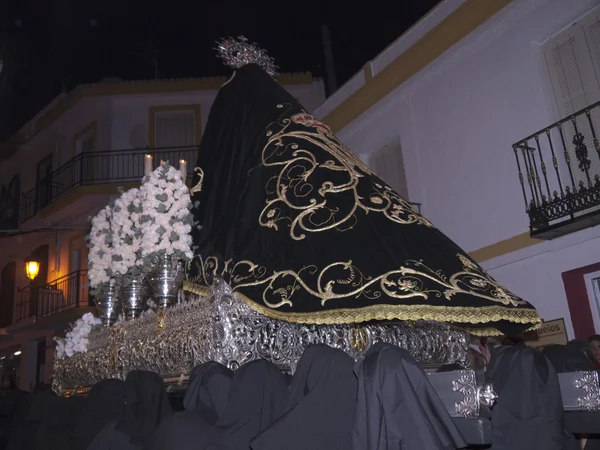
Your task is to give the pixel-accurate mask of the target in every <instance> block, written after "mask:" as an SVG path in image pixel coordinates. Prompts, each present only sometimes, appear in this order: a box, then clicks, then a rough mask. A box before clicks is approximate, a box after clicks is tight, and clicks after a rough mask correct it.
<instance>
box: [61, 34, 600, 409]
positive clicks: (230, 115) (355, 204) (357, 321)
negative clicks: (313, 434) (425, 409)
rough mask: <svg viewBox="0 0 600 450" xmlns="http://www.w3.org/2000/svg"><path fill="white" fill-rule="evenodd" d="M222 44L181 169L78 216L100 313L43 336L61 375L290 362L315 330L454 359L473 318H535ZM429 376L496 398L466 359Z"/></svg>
mask: <svg viewBox="0 0 600 450" xmlns="http://www.w3.org/2000/svg"><path fill="white" fill-rule="evenodd" d="M218 53H219V56H220V57H221V58H222V59H223V61H224V62H225V63H226V64H227V65H228V66H229V67H231V68H232V69H234V72H233V75H232V76H231V78H230V79H229V80H228V81H227V82H226V83H225V84H224V85H223V86H222V88H221V89H220V91H219V94H218V96H217V97H216V99H215V102H214V104H213V106H212V109H211V112H210V116H209V119H208V123H207V125H206V130H205V131H204V135H203V139H202V143H201V146H200V148H199V153H198V159H197V164H196V166H195V168H194V173H195V176H194V178H193V180H192V183H191V187H189V186H188V185H187V184H186V180H185V176H184V175H182V173H181V172H180V171H179V170H177V169H176V168H175V167H173V166H171V165H169V164H168V163H167V162H164V163H161V164H160V166H159V167H158V168H156V169H155V170H154V171H151V172H149V173H147V175H146V176H145V177H144V179H143V180H142V183H141V186H140V187H139V189H137V188H136V189H130V190H128V191H123V192H121V195H120V197H119V198H118V199H117V200H116V201H115V202H114V203H113V204H111V205H108V206H107V207H106V208H104V209H103V210H102V211H101V212H100V213H99V214H98V215H97V216H96V217H95V218H94V219H93V220H92V228H91V232H90V235H89V262H88V270H89V280H90V288H91V291H92V294H93V297H94V302H95V305H96V307H97V309H98V317H95V316H93V315H91V314H90V315H86V316H84V317H82V318H81V319H79V320H78V321H77V322H76V323H75V324H74V325H73V327H72V330H71V331H69V333H67V335H66V337H65V338H60V339H57V345H56V357H55V362H54V377H53V385H54V389H55V390H56V391H57V392H60V393H63V394H65V393H66V394H72V393H78V392H79V393H82V392H85V391H86V389H87V388H88V387H89V386H92V385H93V384H94V383H96V382H98V381H100V380H102V379H107V378H120V379H124V378H125V376H126V374H127V373H128V372H129V371H131V370H134V369H143V370H149V371H153V372H157V373H159V374H161V375H162V376H163V377H164V378H165V380H166V381H167V383H168V384H170V385H171V386H184V385H185V382H186V379H187V375H188V373H189V371H190V370H191V368H192V367H194V366H195V365H197V364H199V363H203V362H207V361H217V362H219V363H222V364H224V365H226V366H228V367H230V368H231V369H236V368H237V367H239V366H240V365H242V364H245V363H247V362H249V361H252V360H255V359H258V358H263V359H267V360H269V361H271V362H273V363H274V364H275V365H276V366H278V367H279V368H280V369H281V370H284V371H286V372H289V373H293V371H294V369H295V366H296V364H297V362H298V360H299V359H300V356H301V355H302V353H303V351H304V349H305V348H306V347H307V346H309V345H311V344H317V343H324V344H327V345H330V346H332V347H336V348H339V349H342V350H344V351H345V352H347V353H348V354H350V355H351V356H352V357H354V358H355V359H357V360H358V359H360V358H361V356H362V355H363V354H364V353H365V352H366V351H367V350H368V349H369V347H370V346H372V345H373V344H374V343H376V342H388V343H391V344H394V345H397V346H400V347H403V348H405V349H407V350H408V351H409V352H410V353H411V354H412V355H413V357H414V358H415V359H416V360H418V361H419V362H420V363H421V364H422V365H424V366H426V367H427V366H430V367H439V366H441V365H444V364H451V363H457V362H458V363H461V364H462V365H463V366H464V367H467V366H468V364H467V348H468V345H469V342H470V340H471V337H472V336H493V335H501V334H514V333H519V332H522V331H525V330H528V329H533V328H535V327H536V326H538V325H539V324H540V323H541V320H540V318H539V316H538V314H537V312H536V310H535V309H534V308H533V307H532V306H531V305H530V304H529V303H527V302H526V301H524V300H523V299H521V298H519V297H517V296H516V295H514V294H512V293H511V292H509V291H508V290H507V289H505V288H504V287H503V286H501V285H500V284H499V283H498V282H497V281H495V280H494V279H493V278H492V277H491V276H490V275H489V274H487V273H486V272H485V271H484V270H483V269H482V268H481V267H480V266H479V265H478V264H477V263H476V262H475V261H474V260H473V259H472V258H470V257H469V256H468V255H467V254H466V253H465V252H464V251H463V250H462V249H460V248H459V247H458V246H457V245H456V244H454V243H453V242H452V241H451V240H450V239H448V238H447V237H446V236H444V235H443V234H442V233H441V232H440V231H439V230H437V229H436V228H435V226H434V225H433V224H432V223H431V222H430V221H429V220H427V219H426V218H425V217H423V216H422V215H421V214H420V213H418V212H417V211H415V210H414V209H413V208H412V206H411V205H410V204H409V203H408V202H407V201H405V200H404V199H403V198H402V197H401V196H399V195H398V194H397V193H396V192H394V190H393V189H391V188H390V187H389V186H388V185H387V184H386V183H385V181H384V180H382V179H380V178H379V177H377V175H376V174H374V173H373V172H372V171H371V170H370V169H369V167H367V166H366V165H365V164H364V163H363V162H362V161H361V160H360V159H359V158H357V157H356V156H355V155H354V154H353V153H352V152H351V151H350V150H349V149H348V148H346V147H345V146H344V144H342V143H341V142H340V141H339V140H338V139H337V138H336V136H335V135H334V134H333V133H332V131H331V129H330V128H329V127H328V126H327V125H326V124H323V123H321V122H319V121H318V120H317V119H316V118H314V117H313V116H312V115H310V114H309V113H308V112H307V111H306V110H305V109H304V108H303V107H302V106H301V105H300V104H299V103H298V101H297V100H296V99H295V98H294V97H293V96H291V95H290V94H289V93H288V92H287V91H286V90H285V89H284V88H283V87H281V86H280V85H279V84H278V83H277V82H276V81H275V78H276V69H277V68H276V66H275V64H274V62H273V60H272V59H271V58H270V57H269V56H268V55H267V54H266V53H265V52H264V51H263V50H262V49H260V48H258V47H257V46H256V45H254V44H250V43H249V42H248V41H247V40H246V39H244V38H239V39H227V40H223V41H221V42H219V44H218ZM437 376H438V378H436V379H433V378H432V382H433V384H434V386H435V387H436V389H438V392H440V396H441V398H442V400H443V401H444V402H445V404H446V405H447V407H448V410H449V411H450V412H451V415H453V416H454V417H477V416H478V414H479V408H480V406H481V404H490V403H491V402H493V398H494V394H493V391H492V389H491V388H490V387H485V386H481V385H478V384H477V382H476V379H475V374H474V372H473V371H470V370H464V371H457V372H452V373H450V374H437ZM594 383H595V385H594ZM597 384H598V383H597V374H596V378H595V381H594V380H591V381H590V382H589V383H588V384H587V385H586V384H585V383H583V384H580V387H579V388H578V389H580V392H579V394H577V395H579V396H580V397H582V398H583V397H584V396H585V395H587V396H588V397H586V398H588V400H589V397H590V395H592V396H593V394H594V392H593V389H588V390H586V389H587V388H585V386H588V385H594V386H597ZM582 386H583V387H582ZM581 392H583V394H582V393H581ZM590 393H591V394H590ZM596 394H597V393H596ZM574 395H575V394H574ZM597 397H598V395H597ZM597 400H598V398H596V404H597V403H598V401H597ZM581 402H585V400H581V401H580V403H581ZM592 403H593V402H592ZM579 407H582V406H581V405H580V406H579Z"/></svg>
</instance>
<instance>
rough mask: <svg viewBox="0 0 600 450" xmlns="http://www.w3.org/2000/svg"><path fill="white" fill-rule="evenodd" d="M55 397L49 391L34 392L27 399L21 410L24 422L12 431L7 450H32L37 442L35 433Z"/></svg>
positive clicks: (20, 422) (21, 421)
mask: <svg viewBox="0 0 600 450" xmlns="http://www.w3.org/2000/svg"><path fill="white" fill-rule="evenodd" d="M55 398H56V395H55V394H54V392H52V391H51V390H50V389H44V390H38V391H34V392H33V393H32V394H31V396H30V397H29V398H28V402H27V405H23V406H24V409H23V410H22V414H23V418H24V420H20V421H19V423H18V424H16V425H15V427H14V429H13V430H12V433H11V436H10V439H9V442H8V445H7V446H6V448H7V450H34V449H35V447H36V442H37V432H38V430H39V428H40V425H41V423H42V420H43V419H44V413H45V411H46V409H47V408H48V406H49V405H50V404H51V403H52V402H53V401H54V399H55Z"/></svg>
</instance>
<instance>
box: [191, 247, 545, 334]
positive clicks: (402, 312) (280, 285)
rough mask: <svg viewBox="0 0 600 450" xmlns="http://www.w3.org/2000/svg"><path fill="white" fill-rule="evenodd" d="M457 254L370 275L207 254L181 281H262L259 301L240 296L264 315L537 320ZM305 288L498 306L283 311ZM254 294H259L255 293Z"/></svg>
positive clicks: (349, 268) (341, 319)
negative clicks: (464, 299)
mask: <svg viewBox="0 0 600 450" xmlns="http://www.w3.org/2000/svg"><path fill="white" fill-rule="evenodd" d="M457 257H458V258H459V260H460V261H461V263H462V266H463V267H462V270H461V271H459V272H457V273H455V274H453V275H451V276H446V275H444V274H443V273H442V272H441V271H439V270H438V271H435V270H433V269H431V268H430V267H428V266H426V265H425V264H423V262H421V261H410V260H409V261H406V263H405V264H404V265H403V266H401V267H400V268H399V269H397V270H393V271H389V272H386V273H385V274H382V275H379V276H376V277H373V276H365V275H363V274H362V273H361V272H360V271H359V270H358V268H356V267H355V266H353V265H352V262H351V261H349V262H337V263H333V264H330V265H329V266H327V267H325V268H324V269H322V270H318V268H317V267H316V266H307V267H304V268H302V269H301V270H299V271H294V270H281V271H275V272H273V273H271V274H270V275H269V274H268V271H267V269H266V268H265V267H264V266H259V265H258V264H254V263H252V262H251V261H240V262H238V263H236V264H234V265H233V266H232V264H231V261H227V264H223V269H222V270H219V266H220V264H219V261H218V258H216V257H210V258H207V259H206V260H202V258H200V257H199V256H196V257H195V260H196V259H199V261H197V262H196V263H197V264H198V266H199V267H200V268H201V270H200V274H199V275H198V276H197V277H196V278H195V279H189V280H188V282H187V283H186V285H187V286H188V287H189V286H192V285H194V283H201V284H204V285H210V284H211V282H212V279H213V277H214V276H217V275H220V276H223V275H225V274H227V275H228V276H229V277H230V283H231V286H232V288H233V289H234V290H235V291H236V292H238V294H239V295H240V296H241V297H242V298H244V295H242V294H241V293H240V291H243V288H245V287H256V286H264V288H263V292H262V299H260V300H262V302H260V303H259V302H256V301H255V300H250V299H247V298H245V301H246V303H248V305H249V306H250V307H252V308H253V309H254V310H255V311H257V312H259V313H261V314H264V315H266V316H269V317H272V318H275V319H281V320H287V321H290V322H298V323H316V324H332V323H358V322H364V321H368V320H421V319H422V320H437V321H446V322H456V323H487V322H495V321H498V320H507V321H511V322H517V323H532V324H534V323H538V322H540V319H539V316H538V314H537V311H536V310H535V309H532V308H531V309H530V308H516V306H521V305H525V304H526V302H524V301H523V300H520V299H519V298H518V297H516V296H515V295H513V294H511V293H510V292H508V291H507V290H505V289H504V288H503V287H502V286H501V285H500V284H499V283H498V282H497V281H495V280H494V279H492V278H491V277H490V276H489V275H488V274H487V273H486V272H485V271H483V269H481V268H480V267H479V266H478V265H477V264H475V263H473V262H472V261H471V260H470V259H469V258H467V257H466V256H464V255H462V254H458V255H457ZM424 281H428V282H433V283H434V285H435V286H436V288H435V289H433V288H431V287H429V288H428V289H425V283H424ZM300 289H304V290H305V291H306V292H307V293H308V294H309V295H311V296H313V297H316V298H318V299H320V301H321V305H325V303H326V302H328V301H330V300H331V301H334V300H336V299H349V298H360V297H361V296H364V297H366V298H368V299H371V300H373V301H385V298H386V297H391V298H396V299H410V298H416V297H421V298H423V299H424V300H425V301H426V300H427V299H428V298H430V296H434V297H437V298H440V297H444V298H445V299H446V300H448V301H449V302H450V301H451V299H452V297H453V296H454V295H456V294H465V295H471V296H474V297H478V298H482V299H485V300H489V301H492V302H494V303H499V304H501V305H503V306H500V305H497V306H473V307H469V306H444V305H427V304H418V305H406V304H405V305H402V304H400V305H392V304H385V303H381V304H373V305H369V306H364V307H357V308H345V309H344V308H338V309H331V310H323V311H314V312H306V313H302V312H285V311H282V310H281V309H280V308H281V307H282V306H284V305H289V306H293V299H294V295H295V294H296V292H297V291H298V290H300ZM256 300H258V299H256Z"/></svg>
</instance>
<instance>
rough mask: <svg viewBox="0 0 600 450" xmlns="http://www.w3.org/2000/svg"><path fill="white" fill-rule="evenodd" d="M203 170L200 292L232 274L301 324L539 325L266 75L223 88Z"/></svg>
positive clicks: (482, 329) (259, 306)
mask: <svg viewBox="0 0 600 450" xmlns="http://www.w3.org/2000/svg"><path fill="white" fill-rule="evenodd" d="M195 170H196V177H195V179H194V182H193V184H192V194H193V201H194V202H196V201H197V202H198V203H197V205H198V206H197V207H196V208H195V210H194V214H195V218H196V220H198V221H199V223H200V224H201V225H202V228H201V230H199V231H198V230H197V231H195V236H194V243H195V245H196V246H197V249H196V251H195V255H196V256H195V257H194V260H193V261H192V262H191V263H190V264H189V265H188V283H187V285H186V286H187V288H188V289H193V286H194V285H204V286H206V285H210V284H211V283H212V280H213V278H214V277H215V276H223V277H224V278H225V279H227V280H228V281H229V282H230V283H231V285H232V287H233V289H234V290H235V291H236V292H237V293H238V294H240V295H241V297H242V298H243V299H244V300H245V301H246V302H247V303H248V305H249V306H250V307H252V308H253V309H254V310H256V311H258V312H259V313H262V314H265V315H267V316H269V317H272V318H276V319H281V320H285V321H289V322H296V323H312V324H347V323H359V322H366V321H372V320H419V319H425V320H436V321H440V322H447V323H452V324H455V325H459V326H463V327H467V328H470V329H472V328H478V329H479V333H480V334H492V333H494V332H495V333H496V334H497V331H498V330H499V331H501V332H511V333H513V332H515V331H519V330H523V329H526V328H530V327H531V326H532V325H534V324H536V323H538V322H539V321H540V319H539V317H538V314H537V312H536V310H535V309H534V308H533V307H532V306H531V305H529V304H528V303H526V302H525V301H523V300H521V299H520V298H518V297H516V296H515V295H513V294H512V293H510V292H508V291H507V290H506V289H505V288H503V287H502V286H500V285H499V284H498V283H497V282H496V281H495V280H493V279H492V278H491V277H490V276H489V275H488V274H487V273H486V272H484V271H483V269H482V268H480V267H479V266H478V265H477V264H476V263H475V262H474V261H473V260H472V259H471V258H469V257H468V256H467V255H466V254H465V253H464V252H463V251H462V250H461V249H460V248H459V247H458V246H457V245H456V244H454V243H453V242H452V241H451V240H450V239H448V238H447V237H446V236H444V235H443V234H442V233H441V232H440V231H439V230H437V229H436V228H435V227H434V226H433V225H432V224H431V222H429V221H428V220H427V219H426V218H424V217H423V216H421V215H420V214H418V213H417V212H416V211H414V209H413V208H412V206H411V205H410V204H409V203H407V202H406V201H405V200H404V199H402V198H401V197H400V196H399V195H398V194H397V193H395V192H394V191H393V190H392V189H391V188H390V187H388V186H387V185H386V183H385V182H384V181H382V180H381V179H380V178H378V177H377V176H376V175H375V174H374V173H373V172H372V171H371V170H370V169H369V168H368V167H367V166H366V165H365V164H364V163H363V162H361V161H360V160H359V159H358V158H357V157H356V156H355V155H354V154H352V153H351V152H350V150H348V149H347V148H346V147H345V146H344V145H343V144H342V143H341V142H340V141H339V140H338V139H337V138H336V137H335V136H334V135H333V133H332V132H331V130H330V129H329V128H328V127H327V126H326V125H325V124H323V123H321V122H319V121H318V120H316V119H315V118H314V117H312V116H311V115H309V114H307V113H306V111H305V110H304V108H303V107H302V106H301V105H300V104H299V103H298V102H297V101H296V100H295V99H294V97H292V96H291V95H290V94H289V93H288V92H287V91H286V90H285V89H284V88H283V87H281V86H280V85H279V84H278V83H277V82H275V81H274V80H273V79H272V78H271V77H270V76H269V75H268V74H266V73H265V72H263V71H262V69H260V68H259V67H258V66H256V65H252V64H250V65H247V66H245V67H243V68H241V69H240V70H238V71H237V72H235V73H234V75H233V76H232V77H231V79H230V80H229V81H228V82H227V83H226V84H225V85H224V86H223V87H222V88H221V90H220V92H219V94H218V95H217V97H216V99H215V102H214V104H213V106H212V109H211V112H210V115H209V118H208V123H207V126H206V131H205V134H204V137H203V139H202V144H201V146H200V150H199V155H198V163H197V164H196V169H195Z"/></svg>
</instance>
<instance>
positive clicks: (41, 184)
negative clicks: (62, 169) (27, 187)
mask: <svg viewBox="0 0 600 450" xmlns="http://www.w3.org/2000/svg"><path fill="white" fill-rule="evenodd" d="M35 185H36V189H35V196H36V209H37V210H40V209H42V208H43V207H45V206H48V205H49V204H50V202H51V201H52V195H53V192H52V187H53V184H52V154H50V155H49V156H47V157H46V158H44V159H42V160H41V161H40V162H39V163H38V165H37V171H36V183H35Z"/></svg>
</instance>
